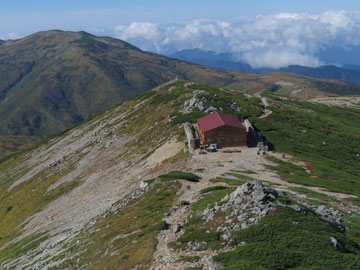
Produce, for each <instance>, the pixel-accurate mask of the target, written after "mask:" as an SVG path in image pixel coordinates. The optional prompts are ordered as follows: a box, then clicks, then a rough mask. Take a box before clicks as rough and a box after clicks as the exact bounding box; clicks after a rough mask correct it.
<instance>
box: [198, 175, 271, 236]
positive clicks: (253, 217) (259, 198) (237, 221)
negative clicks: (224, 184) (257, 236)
mask: <svg viewBox="0 0 360 270" xmlns="http://www.w3.org/2000/svg"><path fill="white" fill-rule="evenodd" d="M277 196H278V192H277V191H276V190H274V189H272V188H268V187H264V185H263V184H262V182H261V181H253V182H247V183H246V184H244V185H242V186H240V187H238V188H237V189H236V190H235V191H234V192H233V193H231V194H229V195H227V196H225V197H224V198H223V200H222V201H221V204H222V205H220V204H217V205H215V206H214V207H208V208H206V209H205V210H203V211H202V212H201V213H200V214H201V216H202V218H203V220H204V221H205V222H208V221H210V220H212V219H214V216H215V214H216V213H217V212H218V211H222V212H225V213H228V216H227V217H226V220H225V222H224V225H223V226H220V227H218V229H217V230H218V231H221V232H223V236H222V238H223V239H224V240H226V241H229V240H231V231H233V230H238V229H245V228H247V227H249V226H251V225H254V224H257V223H258V222H259V220H260V219H261V218H263V217H264V216H266V215H267V214H269V212H270V211H271V210H275V203H274V201H275V199H276V197H277Z"/></svg>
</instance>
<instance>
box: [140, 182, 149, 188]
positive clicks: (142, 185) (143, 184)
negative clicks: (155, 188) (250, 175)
mask: <svg viewBox="0 0 360 270" xmlns="http://www.w3.org/2000/svg"><path fill="white" fill-rule="evenodd" d="M148 185H149V184H148V183H146V182H144V181H141V182H140V186H139V188H140V189H141V190H145V189H146V188H147V187H148Z"/></svg>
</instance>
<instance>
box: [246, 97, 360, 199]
mask: <svg viewBox="0 0 360 270" xmlns="http://www.w3.org/2000/svg"><path fill="white" fill-rule="evenodd" d="M267 95H268V97H269V98H272V106H271V107H270V108H269V109H270V110H272V114H271V115H270V116H268V117H266V118H264V119H257V118H252V119H251V120H252V122H253V123H254V124H255V125H256V127H257V128H259V129H260V130H261V132H262V134H263V135H265V136H266V138H267V139H268V140H269V141H270V142H271V143H272V144H273V145H274V147H275V150H276V151H279V152H284V153H288V154H291V155H293V156H295V157H296V158H297V159H299V160H303V161H305V162H306V169H308V171H309V173H308V172H306V171H305V169H304V168H302V167H301V166H298V165H293V164H291V163H290V162H285V161H282V160H276V159H273V160H272V161H274V162H275V163H277V164H278V166H277V167H272V169H275V170H277V171H278V172H279V174H280V175H281V177H283V178H284V179H285V180H286V181H290V182H295V183H300V184H304V185H312V186H320V187H326V188H328V189H329V190H331V191H337V192H345V193H351V194H354V195H360V171H359V166H358V165H359V161H360V156H359V155H358V154H359V153H360V145H359V143H358V141H359V140H360V110H358V109H352V108H343V107H336V106H327V105H322V104H312V103H309V102H301V101H286V100H277V97H276V96H274V95H271V94H267Z"/></svg>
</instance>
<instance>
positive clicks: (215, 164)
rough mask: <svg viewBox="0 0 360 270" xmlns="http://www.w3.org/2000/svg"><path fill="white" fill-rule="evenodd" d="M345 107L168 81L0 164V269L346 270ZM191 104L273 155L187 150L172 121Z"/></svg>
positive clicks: (350, 154)
mask: <svg viewBox="0 0 360 270" xmlns="http://www.w3.org/2000/svg"><path fill="white" fill-rule="evenodd" d="M195 96H197V98H198V99H199V100H202V101H203V104H204V108H202V109H199V108H198V107H196V106H193V107H190V108H189V104H190V102H189V101H190V100H191V99H193V98H194V97H195ZM328 99H329V98H328ZM325 100H326V99H325ZM234 104H236V106H234ZM353 106H354V107H347V106H345V105H344V106H327V105H322V104H314V103H312V102H306V101H299V100H293V99H289V98H285V97H280V96H278V95H276V94H273V93H271V92H265V93H263V95H262V96H261V98H258V97H252V96H249V95H244V94H242V93H238V92H236V91H232V90H229V89H220V88H217V87H213V86H208V85H204V84H199V83H195V82H189V81H179V80H176V81H175V80H174V81H170V82H168V83H167V84H164V85H161V86H158V87H156V88H154V89H151V90H149V91H146V92H144V93H142V94H139V95H137V96H136V97H134V98H132V99H130V100H128V101H126V102H124V103H122V104H121V105H118V106H116V107H115V108H113V109H111V110H108V111H105V112H103V113H101V114H99V115H96V116H95V117H94V118H92V119H89V120H88V121H86V122H83V123H81V124H80V125H79V126H77V127H75V128H72V129H70V130H68V131H66V132H64V133H63V134H61V135H58V136H56V137H55V138H53V139H51V140H50V141H48V142H47V143H46V144H43V145H41V146H39V147H37V148H36V149H34V150H32V151H29V152H26V153H23V154H21V155H18V156H16V157H12V158H9V159H7V160H0V183H1V188H0V200H1V202H2V203H1V204H0V266H1V268H2V269H12V268H14V267H17V268H20V269H39V268H61V269H63V268H70V269H80V268H84V269H93V268H97V267H99V268H101V269H114V268H117V269H134V267H137V268H140V267H141V268H143V269H169V268H171V267H175V269H186V267H197V268H200V267H203V268H205V269H207V268H208V269H213V268H214V267H220V266H222V267H223V268H224V269H229V268H233V269H234V268H235V269H237V268H238V267H239V265H241V266H246V267H247V266H248V267H249V269H256V268H265V269H266V268H275V269H276V268H286V267H288V266H289V264H291V267H293V268H294V267H302V268H309V267H314V266H316V267H318V268H326V269H331V270H332V269H334V270H335V269H339V268H341V269H356V268H358V266H359V262H358V256H359V255H360V249H359V246H360V245H359V243H360V239H359V233H360V227H359V222H358V220H359V215H360V208H359V206H360V201H359V195H360V193H359V191H360V189H359V186H360V182H359V171H358V166H357V164H358V161H359V156H357V154H358V153H359V152H360V148H359V145H358V144H357V141H358V139H359V138H360V137H359V136H360V132H359V127H360V125H358V123H359V121H360V117H359V115H360V110H359V104H357V105H356V104H354V105H353ZM185 107H186V108H187V110H186V111H185V110H184V108H185ZM205 107H206V108H210V107H213V108H216V109H217V110H221V111H223V112H226V113H228V114H231V115H234V116H236V117H238V118H240V119H242V118H248V119H249V120H250V121H251V123H252V124H254V125H255V126H256V127H257V128H258V129H259V131H260V132H261V134H262V135H263V136H266V138H267V139H268V140H269V141H270V142H271V143H272V144H273V145H274V149H275V151H270V152H267V153H266V154H265V155H262V154H261V155H259V154H257V151H258V149H257V148H256V147H255V148H248V147H241V148H232V149H228V151H222V150H224V149H220V150H219V151H218V152H215V153H208V154H200V152H199V151H193V150H191V149H189V148H188V147H187V146H186V143H187V140H186V137H185V134H184V130H183V126H182V124H183V123H187V122H191V123H195V122H196V120H197V119H198V118H199V117H201V116H203V115H204V114H206V112H205V109H206V108H205ZM239 108H240V109H239ZM229 150H231V151H229ZM234 150H236V151H234ZM339 153H341V154H339ZM345 226H346V230H344V227H345ZM334 243H335V244H334ZM295 255H296V258H297V259H296V260H294V256H295ZM195 269H196V268H195Z"/></svg>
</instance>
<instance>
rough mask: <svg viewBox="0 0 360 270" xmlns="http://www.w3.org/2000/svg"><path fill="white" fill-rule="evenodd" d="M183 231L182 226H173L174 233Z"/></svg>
mask: <svg viewBox="0 0 360 270" xmlns="http://www.w3.org/2000/svg"><path fill="white" fill-rule="evenodd" d="M181 229H182V226H181V225H180V224H176V225H174V226H173V228H172V231H173V233H178V232H180V231H181Z"/></svg>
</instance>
